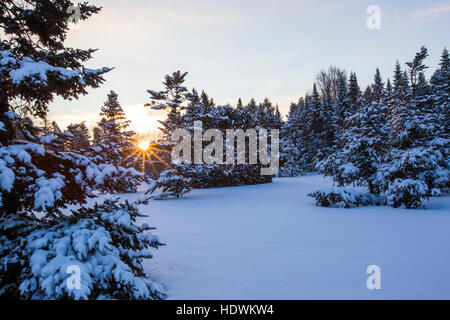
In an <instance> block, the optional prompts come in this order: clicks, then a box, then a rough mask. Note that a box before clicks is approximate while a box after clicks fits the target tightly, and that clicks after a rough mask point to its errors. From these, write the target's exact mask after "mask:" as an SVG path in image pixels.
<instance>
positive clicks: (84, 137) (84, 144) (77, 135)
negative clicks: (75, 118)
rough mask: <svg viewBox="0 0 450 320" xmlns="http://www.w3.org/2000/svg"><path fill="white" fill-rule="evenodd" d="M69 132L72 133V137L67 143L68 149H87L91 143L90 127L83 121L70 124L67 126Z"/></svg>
mask: <svg viewBox="0 0 450 320" xmlns="http://www.w3.org/2000/svg"><path fill="white" fill-rule="evenodd" d="M67 132H68V133H69V134H71V135H72V137H71V139H70V140H69V142H68V144H67V148H68V150H71V151H81V150H84V151H87V150H88V149H89V147H90V146H91V145H90V139H91V135H90V133H89V129H88V128H87V127H86V125H85V124H84V121H83V122H81V123H75V124H73V123H72V124H70V125H69V126H67Z"/></svg>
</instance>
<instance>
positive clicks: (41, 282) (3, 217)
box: [0, 0, 164, 299]
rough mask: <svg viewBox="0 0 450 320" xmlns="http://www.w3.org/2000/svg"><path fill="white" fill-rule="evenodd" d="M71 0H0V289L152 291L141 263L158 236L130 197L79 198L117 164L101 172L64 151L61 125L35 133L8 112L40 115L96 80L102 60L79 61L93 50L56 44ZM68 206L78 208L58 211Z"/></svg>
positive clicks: (84, 14)
mask: <svg viewBox="0 0 450 320" xmlns="http://www.w3.org/2000/svg"><path fill="white" fill-rule="evenodd" d="M71 5H73V3H72V2H70V1H67V0H53V1H34V2H23V1H16V0H5V1H2V3H1V4H0V27H1V29H2V30H3V36H2V41H1V42H0V74H1V77H0V125H1V127H2V129H3V130H0V177H1V186H0V229H1V230H2V232H1V234H0V296H1V297H4V298H20V299H97V298H112V299H114V298H116V299H122V298H129V299H152V298H153V299H160V298H163V297H164V294H163V292H162V288H161V287H160V286H158V285H157V284H155V283H153V282H151V281H150V280H148V279H147V278H146V277H145V275H144V272H143V270H142V265H141V263H142V259H143V258H149V257H151V253H150V252H149V248H150V247H154V248H156V247H158V246H159V245H160V242H159V241H158V240H157V238H156V237H154V236H153V235H151V233H150V232H149V229H150V228H148V227H145V228H144V227H138V226H137V224H136V217H137V216H139V215H140V214H139V213H138V210H137V205H135V204H126V205H124V206H119V205H115V204H112V203H108V202H105V203H104V204H100V205H97V206H94V207H92V208H85V207H83V206H82V205H83V204H84V203H86V200H87V197H89V196H93V195H94V194H93V191H95V190H96V189H99V188H101V186H102V184H103V182H104V180H105V177H107V176H109V177H110V176H112V175H116V174H120V170H119V168H117V167H111V168H109V170H107V171H102V170H101V169H102V168H101V167H100V166H98V165H96V164H95V163H94V162H93V161H92V159H91V158H89V157H87V156H86V155H83V154H81V153H77V152H67V151H64V149H63V148H62V146H63V145H64V144H65V143H66V139H67V133H61V132H59V131H55V135H53V134H46V135H43V136H41V135H40V134H39V132H38V131H37V130H36V127H35V126H33V124H32V123H31V122H30V121H29V119H26V118H22V117H20V116H19V115H18V114H17V113H15V111H18V112H22V113H30V114H32V115H34V116H37V117H41V118H45V117H46V114H47V110H48V104H49V102H50V101H52V100H53V98H54V96H55V95H59V96H62V97H63V98H65V99H69V98H77V97H78V96H79V95H81V94H86V89H87V88H89V87H94V88H95V87H98V86H99V85H100V84H101V83H102V82H103V81H104V79H103V74H104V73H105V72H107V71H108V70H109V69H108V68H103V69H98V70H92V69H87V68H85V67H84V65H83V64H84V63H85V62H86V61H88V60H89V59H90V58H91V54H92V52H94V50H91V49H90V50H81V49H72V48H67V47H65V46H64V40H65V38H66V32H67V30H68V22H69V17H70V15H71V14H70V13H68V12H69V11H68V10H67V9H68V7H69V6H71ZM79 9H80V19H81V20H85V19H87V18H88V17H90V16H91V15H92V14H95V13H98V12H99V10H100V8H98V7H95V6H92V5H89V4H88V3H87V2H85V3H82V4H80V5H79ZM15 101H20V103H18V104H15ZM68 205H74V207H78V209H76V210H75V211H73V212H72V214H70V215H66V214H64V213H63V211H62V210H64V209H65V208H66V207H67V206H68ZM80 205H81V208H80ZM99 257H101V259H99ZM74 265H75V266H78V267H79V268H80V270H81V271H82V272H81V274H82V281H81V290H71V289H70V288H68V286H67V285H66V280H67V278H68V277H69V276H70V274H68V273H67V270H68V269H67V268H68V267H69V266H74Z"/></svg>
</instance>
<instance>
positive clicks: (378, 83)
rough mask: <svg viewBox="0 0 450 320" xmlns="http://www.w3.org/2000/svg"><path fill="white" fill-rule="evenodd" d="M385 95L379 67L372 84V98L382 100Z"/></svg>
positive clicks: (377, 100) (376, 100)
mask: <svg viewBox="0 0 450 320" xmlns="http://www.w3.org/2000/svg"><path fill="white" fill-rule="evenodd" d="M383 97H384V83H383V80H382V79H381V74H380V70H379V69H378V68H377V70H376V71H375V76H374V79H373V84H372V100H373V101H375V102H381V101H382V100H383Z"/></svg>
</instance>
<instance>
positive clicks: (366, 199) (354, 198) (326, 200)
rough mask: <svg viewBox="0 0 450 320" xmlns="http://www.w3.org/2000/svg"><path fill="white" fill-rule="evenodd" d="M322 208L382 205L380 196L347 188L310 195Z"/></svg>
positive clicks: (319, 191)
mask: <svg viewBox="0 0 450 320" xmlns="http://www.w3.org/2000/svg"><path fill="white" fill-rule="evenodd" d="M308 196H310V197H313V198H315V199H316V205H318V206H322V207H338V208H353V207H358V206H367V205H380V204H381V199H380V197H379V196H377V195H374V194H371V193H362V192H359V191H355V190H351V189H346V188H327V189H322V190H318V191H316V192H313V193H310V194H308Z"/></svg>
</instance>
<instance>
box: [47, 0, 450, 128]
mask: <svg viewBox="0 0 450 320" xmlns="http://www.w3.org/2000/svg"><path fill="white" fill-rule="evenodd" d="M90 2H91V3H93V4H95V5H98V6H101V7H103V9H102V11H101V12H100V13H99V14H98V15H95V16H93V17H91V18H90V19H89V20H87V21H83V22H81V23H80V24H78V25H77V26H75V27H74V28H73V29H72V30H71V31H70V32H69V34H68V38H67V42H66V44H67V45H68V46H72V47H77V48H83V49H86V48H94V49H98V51H97V52H96V53H95V54H94V59H92V60H90V61H89V62H88V63H87V64H86V66H87V67H90V68H99V67H103V66H107V67H115V69H114V70H112V71H111V72H109V73H107V74H106V75H105V79H106V82H105V83H104V84H103V85H102V86H101V87H100V88H96V89H90V90H88V92H89V94H88V95H86V96H82V97H80V98H79V100H73V101H64V100H62V99H60V98H57V99H55V101H54V102H53V103H52V104H51V106H50V114H49V117H50V119H51V120H56V121H57V122H58V123H59V124H60V125H61V127H63V128H64V127H66V126H67V125H68V124H70V123H74V122H80V121H86V124H87V125H88V127H90V128H92V127H93V126H94V125H95V123H96V121H98V120H99V115H98V114H99V111H100V108H101V106H102V105H103V102H104V101H105V100H106V95H107V94H108V92H109V91H110V90H114V91H116V92H117V93H118V95H119V101H120V102H121V104H122V106H123V108H124V110H125V112H126V114H127V116H128V118H129V119H130V120H131V122H132V123H131V126H132V129H134V130H136V131H138V132H146V131H150V130H155V129H156V128H157V120H158V119H163V118H164V116H165V114H164V113H163V112H162V111H152V110H149V109H148V108H145V107H144V104H146V103H148V102H150V100H149V94H148V93H147V89H152V90H162V89H163V86H162V81H163V80H164V76H165V75H166V74H170V73H172V72H174V71H177V70H181V71H183V72H189V74H188V76H187V78H186V82H185V84H186V86H187V87H188V88H192V87H195V88H196V89H197V90H198V91H200V90H205V91H206V92H207V93H208V95H209V96H210V97H212V98H214V101H215V102H216V103H217V104H227V103H229V104H231V105H235V104H236V102H237V100H238V98H239V97H241V98H242V100H243V102H244V103H247V102H248V101H249V100H250V99H251V98H255V99H256V101H257V102H259V101H262V100H263V99H264V98H265V97H268V98H269V99H270V100H271V101H272V102H273V103H277V104H278V105H279V107H280V110H281V112H282V114H286V113H287V111H288V109H289V105H290V103H291V102H292V101H297V100H298V98H299V97H300V96H302V95H304V94H305V93H306V92H308V91H310V90H311V88H312V83H313V81H314V78H315V75H316V74H317V73H318V72H319V71H320V70H322V69H324V68H327V67H328V66H330V65H337V66H338V67H340V68H343V69H346V70H347V71H354V72H356V74H357V76H358V80H359V84H360V87H361V88H365V87H366V86H367V85H368V84H370V83H371V81H372V79H373V75H374V73H375V69H376V68H377V67H378V68H380V71H381V74H382V76H383V79H384V80H386V78H387V77H391V76H392V70H393V68H394V64H395V62H396V61H397V60H398V61H399V62H400V63H402V64H403V66H404V62H406V61H410V60H412V58H413V57H414V54H415V52H417V51H418V50H419V48H420V47H421V46H422V45H424V46H426V47H427V48H428V51H429V54H430V56H429V57H428V59H427V60H426V62H427V65H428V66H430V69H428V71H427V72H426V75H427V77H430V76H431V74H432V72H433V71H434V70H435V68H436V66H437V64H438V62H439V57H440V55H441V52H442V50H443V48H444V47H447V48H449V47H450V36H449V30H450V1H417V0H408V1H405V0H403V1H398V0H389V1H388V0H371V1H365V0H340V1H334V0H327V1H325V0H322V1H321V0H315V1H310V0H270V1H268V0H227V1H218V0H191V1H182V0H127V1H123V0H122V1H120V0H97V1H90ZM75 3H76V1H75ZM370 5H375V6H377V7H378V8H380V28H376V29H373V28H372V29H369V28H368V27H367V20H368V19H370V17H371V16H372V15H373V12H369V13H368V12H367V8H368V7H369V6H370Z"/></svg>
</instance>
